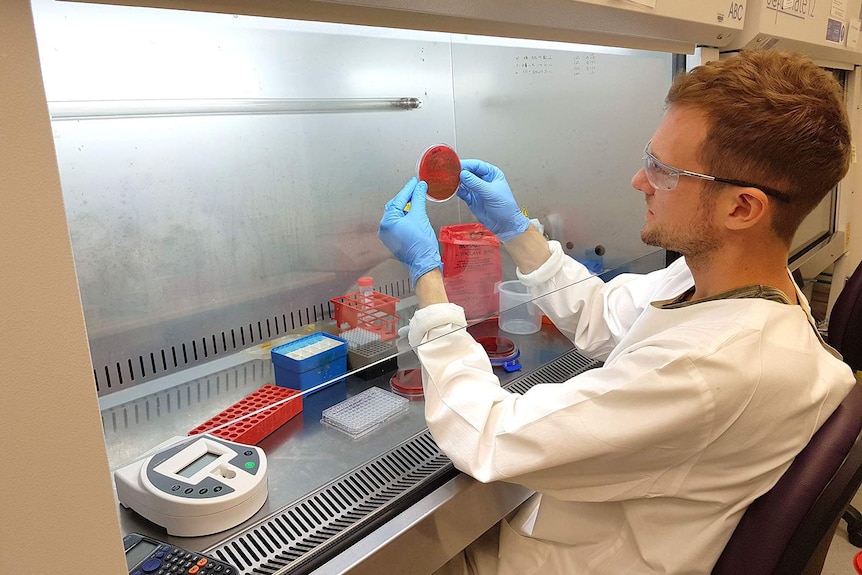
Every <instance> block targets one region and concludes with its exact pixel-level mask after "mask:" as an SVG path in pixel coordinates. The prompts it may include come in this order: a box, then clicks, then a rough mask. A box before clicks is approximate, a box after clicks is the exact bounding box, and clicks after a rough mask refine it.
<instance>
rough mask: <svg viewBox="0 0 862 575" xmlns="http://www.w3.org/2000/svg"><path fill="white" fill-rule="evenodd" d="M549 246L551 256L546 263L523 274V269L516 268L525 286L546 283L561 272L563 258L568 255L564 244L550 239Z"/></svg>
mask: <svg viewBox="0 0 862 575" xmlns="http://www.w3.org/2000/svg"><path fill="white" fill-rule="evenodd" d="M548 248H549V249H550V250H551V256H550V257H549V258H548V259H547V260H545V263H543V264H542V265H540V266H539V267H538V268H536V269H535V270H533V271H531V272H530V273H528V274H523V273H521V270H519V269H517V268H516V269H515V273H516V274H517V276H518V279H519V280H521V283H522V284H524V285H525V286H527V287H535V286H537V285H541V284H544V283H545V282H548V281H550V280H551V278H553V277H554V276H555V275H557V272H559V271H560V268H562V267H563V258H565V257H566V254H565V253H564V252H563V246H561V245H560V242H558V241H556V240H550V241H549V242H548Z"/></svg>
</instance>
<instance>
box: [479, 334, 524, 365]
mask: <svg viewBox="0 0 862 575" xmlns="http://www.w3.org/2000/svg"><path fill="white" fill-rule="evenodd" d="M476 341H477V342H479V343H480V344H481V345H482V347H483V348H485V352H486V353H487V354H488V357H489V358H490V359H491V360H495V359H509V358H510V357H512V356H513V355H515V353H516V350H515V342H513V341H512V340H511V339H507V338H505V337H493V336H491V337H479V338H476Z"/></svg>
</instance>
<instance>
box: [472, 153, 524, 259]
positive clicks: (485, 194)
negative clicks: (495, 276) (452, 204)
mask: <svg viewBox="0 0 862 575" xmlns="http://www.w3.org/2000/svg"><path fill="white" fill-rule="evenodd" d="M457 194H458V197H459V198H461V199H462V200H464V201H465V202H466V203H467V206H468V207H469V208H470V211H471V212H473V215H474V216H476V219H477V220H479V223H481V224H482V225H483V226H485V227H486V228H488V229H489V230H491V232H492V233H493V234H494V235H495V236H497V238H498V239H499V240H500V241H501V242H508V241H509V240H511V239H513V238H515V237H517V236H519V235H521V234H522V233H524V232H525V231H526V230H527V228H528V227H529V226H530V220H529V218H527V216H525V215H524V212H522V211H521V208H519V207H518V203H517V202H516V201H515V196H513V195H512V190H511V188H509V182H507V181H506V176H505V174H503V171H502V170H500V168H498V167H497V166H493V165H491V164H489V163H487V162H483V161H482V160H462V161H461V185H459V186H458V192H457Z"/></svg>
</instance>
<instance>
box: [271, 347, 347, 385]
mask: <svg viewBox="0 0 862 575" xmlns="http://www.w3.org/2000/svg"><path fill="white" fill-rule="evenodd" d="M270 356H271V357H272V363H273V367H274V368H275V384H276V385H277V386H279V387H288V388H290V389H298V390H300V391H305V390H307V389H311V388H312V387H315V386H316V385H319V384H321V383H324V382H327V381H330V380H333V379H335V378H337V377H338V376H340V375H344V374H345V373H347V341H346V340H344V339H341V338H340V337H336V336H334V335H330V334H328V333H324V332H317V333H313V334H311V335H307V336H305V337H301V338H299V339H295V340H293V341H291V342H288V343H285V344H282V345H280V346H278V347H274V348H272V350H270ZM342 384H343V380H342Z"/></svg>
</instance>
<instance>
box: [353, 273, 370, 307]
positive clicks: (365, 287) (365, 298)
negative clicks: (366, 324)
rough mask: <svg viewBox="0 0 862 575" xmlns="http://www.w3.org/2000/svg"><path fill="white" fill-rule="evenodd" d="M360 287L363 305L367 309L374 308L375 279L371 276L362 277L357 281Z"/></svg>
mask: <svg viewBox="0 0 862 575" xmlns="http://www.w3.org/2000/svg"><path fill="white" fill-rule="evenodd" d="M356 284H357V285H358V286H359V295H360V296H361V297H360V301H361V302H362V305H364V306H366V307H369V308H370V307H373V306H374V278H373V277H371V276H362V277H361V278H359V279H358V280H356Z"/></svg>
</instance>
